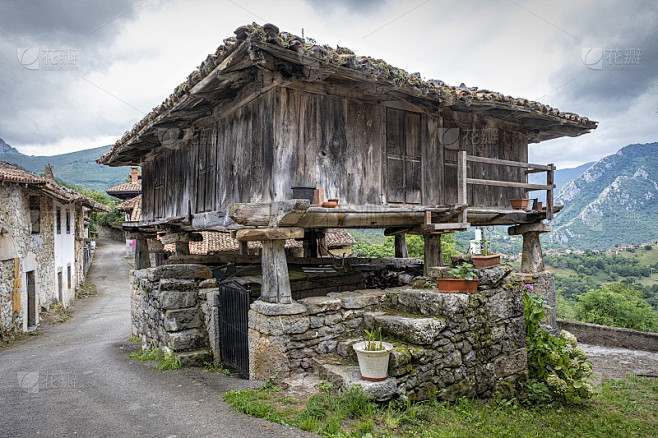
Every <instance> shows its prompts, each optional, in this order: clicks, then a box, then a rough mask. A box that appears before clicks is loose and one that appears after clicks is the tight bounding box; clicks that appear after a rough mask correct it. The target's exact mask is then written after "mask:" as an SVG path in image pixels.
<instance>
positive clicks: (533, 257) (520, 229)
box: [507, 222, 553, 274]
mask: <svg viewBox="0 0 658 438" xmlns="http://www.w3.org/2000/svg"><path fill="white" fill-rule="evenodd" d="M552 230H553V228H552V227H551V226H550V225H548V224H543V223H541V222H537V223H534V224H524V225H515V226H513V227H509V228H508V229H507V233H508V234H509V235H510V236H518V235H522V236H523V253H522V255H521V272H524V273H528V274H530V273H535V272H542V271H543V270H544V257H543V256H542V253H541V243H540V241H539V235H540V234H542V233H550V232H551V231H552Z"/></svg>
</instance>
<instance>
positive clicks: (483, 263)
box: [471, 254, 500, 269]
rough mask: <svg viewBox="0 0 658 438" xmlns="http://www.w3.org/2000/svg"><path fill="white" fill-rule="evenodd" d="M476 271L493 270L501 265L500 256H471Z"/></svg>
mask: <svg viewBox="0 0 658 438" xmlns="http://www.w3.org/2000/svg"><path fill="white" fill-rule="evenodd" d="M471 259H472V260H473V266H475V268H476V269H486V268H492V267H494V266H498V265H500V254H491V255H474V256H471Z"/></svg>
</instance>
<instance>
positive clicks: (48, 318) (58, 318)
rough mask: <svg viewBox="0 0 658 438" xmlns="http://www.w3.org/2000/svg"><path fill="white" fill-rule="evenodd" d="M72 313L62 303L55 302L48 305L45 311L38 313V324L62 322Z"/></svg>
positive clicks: (69, 317)
mask: <svg viewBox="0 0 658 438" xmlns="http://www.w3.org/2000/svg"><path fill="white" fill-rule="evenodd" d="M72 316H73V314H72V313H71V311H70V310H69V309H67V308H66V307H64V305H63V304H62V303H55V304H53V305H52V306H50V309H48V311H47V312H44V313H42V314H41V315H39V323H40V324H59V323H62V322H66V321H68V320H69V319H71V317H72Z"/></svg>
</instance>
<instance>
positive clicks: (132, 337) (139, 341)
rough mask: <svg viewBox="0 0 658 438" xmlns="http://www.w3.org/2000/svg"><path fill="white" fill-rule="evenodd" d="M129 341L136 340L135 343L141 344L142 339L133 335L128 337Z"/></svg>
mask: <svg viewBox="0 0 658 438" xmlns="http://www.w3.org/2000/svg"><path fill="white" fill-rule="evenodd" d="M128 342H134V343H135V344H141V342H142V340H141V339H139V338H138V337H136V336H131V337H129V338H128Z"/></svg>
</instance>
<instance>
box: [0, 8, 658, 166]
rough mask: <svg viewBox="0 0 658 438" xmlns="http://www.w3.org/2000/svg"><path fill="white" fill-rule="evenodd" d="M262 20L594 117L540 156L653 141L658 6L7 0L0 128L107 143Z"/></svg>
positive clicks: (657, 124) (572, 160)
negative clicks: (588, 126) (588, 129)
mask: <svg viewBox="0 0 658 438" xmlns="http://www.w3.org/2000/svg"><path fill="white" fill-rule="evenodd" d="M254 21H255V22H258V23H260V24H264V23H266V22H271V23H274V24H276V25H278V26H279V27H280V28H281V30H285V31H289V32H293V33H297V34H301V33H302V31H303V32H304V34H305V36H307V37H313V38H315V39H316V40H317V41H318V42H319V43H322V44H330V45H332V46H335V45H340V46H343V47H349V48H351V49H353V50H354V51H355V52H356V53H357V54H362V55H369V56H373V57H377V58H382V59H385V60H386V61H387V62H389V63H390V64H393V65H395V66H398V67H401V68H404V69H405V70H407V71H409V72H421V73H422V75H423V77H424V78H426V79H441V80H443V81H445V82H447V83H449V84H454V85H459V84H460V83H462V82H463V83H465V84H466V85H467V86H478V87H480V88H486V89H489V90H494V91H499V92H502V93H504V94H509V95H512V96H515V97H525V98H529V99H533V100H539V101H541V102H543V103H547V104H550V105H552V106H554V107H557V108H559V109H560V110H562V111H570V112H575V113H578V114H581V115H585V116H587V117H589V118H590V119H593V120H597V121H599V128H598V129H597V130H596V131H594V132H593V133H591V134H588V135H584V136H581V137H578V138H575V139H574V138H567V139H558V140H552V141H548V142H543V143H540V144H536V145H532V146H531V149H530V150H531V160H532V161H534V162H539V163H547V162H555V163H557V164H558V166H559V167H571V166H574V165H578V164H581V163H584V162H587V161H592V160H596V159H599V158H601V157H603V156H605V155H608V154H610V153H613V152H615V151H616V150H617V149H619V148H620V147H622V146H625V145H627V144H631V143H646V142H654V141H658V2H656V1H655V0H645V1H643V0H636V1H630V2H629V1H624V0H596V1H588V0H581V1H578V2H574V1H572V0H567V1H563V0H552V1H545V0H533V1H531V0H490V1H484V0H481V1H468V0H461V1H458V0H454V1H448V0H410V1H401V0H389V1H378V0H361V1H359V0H334V1H331V2H329V1H321V0H306V1H301V0H300V1H285V0H278V1H276V2H272V1H247V0H113V1H112V2H92V1H82V0H81V1H74V0H31V1H22V0H0V138H3V139H4V140H5V141H6V142H7V143H9V144H10V145H12V146H14V147H16V148H17V149H18V150H19V151H21V152H23V153H26V154H34V155H52V154H59V153H64V152H71V151H75V150H80V149H87V148H92V147H97V146H103V145H106V144H111V143H113V142H114V141H116V139H117V138H119V137H120V136H121V135H122V134H123V133H124V132H125V131H127V130H128V129H130V128H131V127H132V125H133V124H134V123H136V122H138V121H139V120H140V119H141V118H142V117H143V116H144V115H145V114H146V113H148V112H149V111H150V110H151V108H153V107H155V106H156V105H158V104H160V103H161V102H162V101H163V100H164V99H165V98H166V97H167V96H168V95H169V94H170V93H171V92H172V90H173V89H174V88H175V87H176V86H177V85H178V84H179V83H180V82H182V81H183V80H184V79H185V78H186V77H187V75H188V74H189V73H190V72H191V71H192V70H193V69H194V68H195V67H196V66H197V65H198V64H199V63H200V62H201V61H202V60H204V59H205V57H206V55H207V54H208V53H212V52H214V51H215V49H216V48H217V46H218V45H220V44H221V42H222V39H224V38H226V37H228V36H232V35H233V30H235V29H236V28H237V27H238V26H240V25H242V24H247V23H251V22H254Z"/></svg>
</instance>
